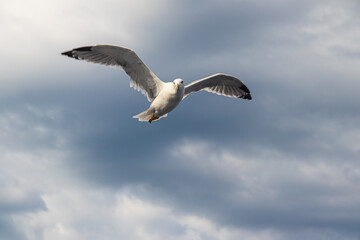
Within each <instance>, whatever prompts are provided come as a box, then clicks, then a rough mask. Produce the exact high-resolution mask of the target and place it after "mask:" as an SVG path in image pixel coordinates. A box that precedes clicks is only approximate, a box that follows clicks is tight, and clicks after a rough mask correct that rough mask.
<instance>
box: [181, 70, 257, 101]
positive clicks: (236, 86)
mask: <svg viewBox="0 0 360 240" xmlns="http://www.w3.org/2000/svg"><path fill="white" fill-rule="evenodd" d="M201 90H205V91H208V92H212V93H215V94H218V95H223V96H227V97H235V98H244V99H248V100H251V99H252V97H251V94H250V91H249V89H248V88H247V87H246V86H245V84H244V83H243V82H242V81H240V79H237V78H236V77H233V76H230V75H227V74H222V73H217V74H214V75H211V76H208V77H205V78H202V79H200V80H197V81H194V82H192V83H190V84H189V85H187V86H186V87H185V94H184V98H185V97H186V96H187V95H189V94H190V93H192V92H198V91H201Z"/></svg>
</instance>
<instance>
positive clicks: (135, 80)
mask: <svg viewBox="0 0 360 240" xmlns="http://www.w3.org/2000/svg"><path fill="white" fill-rule="evenodd" d="M61 54H62V55H66V56H68V57H72V58H75V59H78V60H85V61H88V62H93V63H99V64H103V65H107V66H118V67H122V68H123V69H124V71H125V72H126V73H127V74H128V75H129V76H130V86H131V87H133V88H134V89H135V90H138V91H141V92H142V93H143V94H144V95H146V96H147V98H148V100H149V101H150V102H151V101H153V100H154V99H155V98H156V96H157V95H158V94H159V92H160V91H161V89H162V88H163V85H164V82H162V81H161V80H160V79H159V78H158V77H157V76H156V75H155V74H154V73H153V72H152V71H151V70H150V69H149V68H148V67H147V66H146V65H145V63H143V61H141V59H140V58H139V57H138V56H137V55H136V53H135V52H134V51H133V50H131V49H128V48H124V47H119V46H112V45H96V46H87V47H80V48H75V49H73V50H70V51H67V52H63V53H61Z"/></svg>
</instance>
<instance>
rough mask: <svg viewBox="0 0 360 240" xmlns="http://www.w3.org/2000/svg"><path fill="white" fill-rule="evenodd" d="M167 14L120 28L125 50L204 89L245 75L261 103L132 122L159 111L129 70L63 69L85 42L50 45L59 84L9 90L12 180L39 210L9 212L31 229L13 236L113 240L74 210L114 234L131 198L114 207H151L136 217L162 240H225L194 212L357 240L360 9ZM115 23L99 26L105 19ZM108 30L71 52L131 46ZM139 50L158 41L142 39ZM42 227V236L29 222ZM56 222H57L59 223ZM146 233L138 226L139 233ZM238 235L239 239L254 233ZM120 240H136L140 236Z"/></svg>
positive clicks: (221, 8) (250, 226)
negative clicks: (194, 238) (207, 83)
mask: <svg viewBox="0 0 360 240" xmlns="http://www.w3.org/2000/svg"><path fill="white" fill-rule="evenodd" d="M158 4H159V6H160V5H161V6H165V7H164V8H161V9H162V10H161V11H159V15H158V16H157V17H155V18H151V17H149V16H147V15H146V16H147V17H146V16H145V17H144V22H143V21H141V20H137V21H136V23H134V24H130V25H131V26H132V27H126V24H125V25H122V24H120V25H121V26H119V27H120V28H121V29H126V31H125V30H124V31H125V32H126V33H127V36H128V38H126V37H124V39H127V40H124V42H130V43H132V44H134V46H136V47H138V48H136V49H135V50H136V51H137V52H138V53H139V55H140V56H141V57H142V58H143V59H144V61H145V62H146V63H147V64H148V65H149V66H150V67H151V69H152V70H153V71H154V72H155V73H156V74H157V75H158V76H159V77H161V78H162V79H164V80H171V79H172V78H175V77H182V78H184V80H185V81H186V82H189V81H192V80H195V79H197V78H200V77H203V76H205V75H208V74H212V73H215V72H229V73H231V74H233V75H236V76H238V77H240V78H241V79H242V80H243V81H244V82H245V83H246V84H247V86H248V87H249V88H250V90H251V91H252V94H253V96H254V100H253V101H251V102H249V101H239V100H238V99H229V98H221V97H219V96H215V95H211V94H208V93H198V94H194V95H193V96H190V97H188V98H187V99H186V100H185V101H184V102H182V104H181V105H180V106H179V107H178V108H177V109H176V110H175V111H173V112H172V113H170V114H169V116H168V117H167V118H165V119H162V120H161V121H160V122H155V123H154V124H151V125H149V124H140V123H138V122H136V121H135V120H134V119H132V118H131V116H133V115H135V114H137V113H139V112H141V111H143V110H144V109H145V108H146V107H147V104H148V102H147V101H146V99H145V98H144V97H143V96H141V95H140V94H139V93H135V92H134V91H133V90H132V89H129V87H128V85H129V83H128V78H127V76H126V75H125V74H124V73H119V71H118V70H115V69H108V68H105V67H102V66H96V65H91V64H87V63H80V62H74V61H71V60H69V59H67V58H63V57H61V56H60V55H59V53H60V52H61V51H62V50H66V46H67V45H69V44H70V43H71V41H70V42H69V40H66V41H65V40H64V39H63V38H60V39H59V40H58V42H56V43H54V44H45V45H44V48H43V49H42V50H41V53H40V54H39V55H40V56H45V55H48V59H41V58H40V57H39V56H37V57H36V60H37V61H38V62H39V63H40V65H42V63H44V65H43V66H47V67H48V69H50V70H51V71H50V70H47V69H45V68H42V67H39V69H41V70H43V71H41V73H40V72H37V70H36V71H34V72H32V73H31V74H30V73H29V74H28V75H27V78H26V79H25V78H24V76H20V75H12V74H9V76H11V77H9V78H6V79H5V80H2V81H4V82H5V83H6V88H5V89H2V90H0V123H1V128H0V129H1V135H0V141H1V147H0V154H1V156H2V157H3V158H4V159H5V160H3V161H2V162H1V164H2V165H3V166H2V169H6V173H7V175H4V176H6V178H4V179H2V181H4V182H5V183H7V184H8V185H6V186H8V187H9V188H11V187H12V186H14V184H13V182H19V183H20V186H22V187H21V188H20V189H19V191H20V192H26V191H30V192H33V195H32V196H33V197H29V198H25V200H24V201H22V202H20V203H18V204H15V205H14V204H10V205H9V204H2V205H0V211H1V212H3V213H4V215H5V216H7V217H8V218H13V219H15V220H14V221H13V222H11V221H8V220H7V219H6V218H2V219H1V223H0V225H1V226H7V229H10V230H9V231H5V230H4V229H5V227H1V229H3V230H1V231H0V232H1V234H3V235H4V236H7V238H8V239H18V238H19V236H23V235H24V232H21V230H20V229H21V227H22V226H23V229H27V230H26V231H27V232H26V234H25V235H24V236H25V237H24V238H25V239H32V238H31V237H29V236H31V234H29V232H30V233H31V232H37V233H36V234H35V236H41V232H43V233H44V235H43V236H47V237H43V238H44V239H50V238H51V236H52V239H54V237H55V236H58V235H56V234H59V232H61V231H60V230H61V229H62V228H64V229H67V230H68V233H69V236H76V237H78V238H79V237H80V236H82V237H83V236H84V235H83V234H84V232H86V231H82V230H81V229H87V228H88V227H89V226H92V228H93V229H96V231H95V230H94V232H92V236H98V235H97V234H100V235H101V234H106V232H104V229H103V228H102V225H101V224H100V223H99V222H98V221H90V220H89V218H88V217H86V216H87V215H86V214H82V212H81V211H80V212H77V213H76V214H75V215H76V216H74V217H73V218H72V217H69V216H70V215H71V214H70V213H69V214H68V215H67V213H68V212H71V210H75V209H73V208H72V207H71V206H66V204H65V205H64V203H65V202H67V201H68V200H69V199H71V200H72V201H74V204H75V203H76V202H82V204H83V208H81V207H78V208H79V209H84V212H87V211H86V209H88V208H93V207H94V206H98V205H101V206H102V205H104V207H103V208H99V209H98V211H99V213H103V215H102V216H101V218H99V219H102V221H104V222H107V221H110V220H113V218H116V217H119V216H126V214H125V213H124V212H121V214H119V215H116V216H114V215H112V214H110V213H108V212H114V211H111V210H114V209H118V210H119V209H126V208H127V207H124V206H127V205H126V203H127V200H123V201H120V202H121V204H119V203H118V202H116V200H114V199H117V198H116V196H117V194H120V193H119V191H123V189H131V190H129V191H130V193H131V194H133V195H135V196H136V197H137V198H138V199H141V201H142V204H140V203H139V202H137V201H138V200H136V199H137V198H135V200H134V199H132V198H130V199H131V200H129V202H130V203H131V204H134V205H131V206H135V207H134V208H131V209H132V210H133V211H134V212H136V209H137V208H141V206H144V205H145V206H147V207H145V208H146V209H152V210H151V211H150V210H149V211H150V212H152V214H154V215H151V214H150V215H151V216H152V218H151V219H152V220H149V221H147V222H146V224H145V223H144V224H145V225H144V229H147V230H149V229H157V230H154V232H156V234H158V236H162V237H163V238H164V237H165V238H169V236H174V238H175V236H176V237H179V238H180V237H181V236H182V237H184V238H186V237H188V238H190V237H189V236H190V235H186V234H189V232H188V231H189V228H191V229H192V231H194V232H196V233H197V234H199V235H198V236H200V237H202V238H204V239H211V238H214V239H216V238H217V237H216V234H215V233H214V232H212V231H213V230H211V231H210V230H207V231H205V230H204V231H203V230H201V229H200V228H196V227H195V226H196V224H195V225H194V224H193V223H191V224H190V223H189V222H188V220H183V218H184V219H187V218H186V217H184V216H185V215H194V216H198V217H199V216H200V217H203V218H205V219H206V220H207V221H209V222H210V223H208V222H207V223H206V224H210V225H211V224H214V225H215V226H216V228H219V229H224V228H225V229H226V231H230V230H229V229H230V228H231V229H235V230H234V231H235V232H236V231H245V230H246V231H248V232H251V234H250V233H249V234H250V235H251V236H257V237H258V238H259V239H304V238H306V239H322V238H323V239H338V238H342V239H356V238H357V237H358V235H359V232H358V229H357V226H358V225H359V221H360V219H359V217H358V216H360V215H359V212H358V208H357V203H358V201H359V197H360V196H359V194H358V190H359V189H358V187H357V186H358V183H359V181H360V178H359V172H358V170H357V169H359V164H358V161H357V158H358V157H357V156H358V153H359V149H360V147H359V144H358V142H359V140H360V139H359V133H360V129H359V127H358V124H357V123H358V122H359V118H360V116H359V114H358V111H357V109H358V106H357V104H356V103H357V102H358V101H359V97H358V95H357V94H355V93H356V89H357V87H358V83H357V76H358V74H359V72H358V70H357V58H356V57H354V56H356V53H357V50H358V49H357V48H358V44H357V43H356V41H355V40H356V39H357V37H359V36H357V35H356V34H354V33H353V32H354V31H352V30H353V29H354V27H355V26H354V24H353V21H354V20H357V21H358V17H357V15H356V11H354V5H352V3H351V2H350V1H349V3H346V4H345V3H342V2H340V1H331V2H330V3H328V2H325V1H324V2H322V1H319V2H317V3H311V2H301V3H299V2H296V1H293V2H291V1H290V2H287V3H284V2H282V1H273V2H272V4H269V3H268V2H265V1H256V2H253V1H252V2H249V1H243V2H236V3H235V2H232V1H225V2H223V3H222V4H219V3H217V2H216V1H213V2H209V3H208V4H206V6H205V5H204V4H203V3H193V2H191V3H190V2H181V3H179V2H172V3H170V4H169V3H167V4H165V3H161V4H160V3H158ZM135 5H136V4H135ZM135 5H134V6H135ZM116 6H118V5H116ZM134 6H131V5H130V6H125V8H126V9H132V10H134V9H136V7H134ZM357 7H358V6H357ZM91 9H92V8H90V10H89V11H83V12H81V13H80V15H81V16H82V17H81V18H80V17H79V19H82V20H81V21H85V19H87V18H88V17H89V16H88V12H91ZM114 9H115V8H114ZM103 10H104V11H105V12H108V13H111V14H110V17H109V19H106V18H105V19H103V20H101V22H102V23H106V24H109V26H111V28H112V29H114V28H115V27H114V26H116V24H114V23H113V22H121V21H117V20H119V19H120V17H118V16H117V15H114V13H113V10H112V9H108V8H107V7H104V9H103ZM124 12H126V11H125V10H124ZM138 16H139V18H140V16H141V14H139V15H138ZM102 17H104V16H103V15H102V14H100V13H99V15H95V18H94V19H93V20H92V21H91V22H93V23H94V22H96V21H95V20H96V19H99V18H102ZM145 20H146V21H145ZM56 21H58V20H56ZM164 22H165V23H164ZM160 23H164V24H160ZM77 24H80V23H77ZM80 25H81V26H84V24H80ZM85 25H86V24H85ZM101 25H102V24H99V26H97V25H95V26H94V30H93V31H90V30H89V29H87V30H86V29H85V30H84V29H83V30H82V32H83V36H82V37H81V38H82V39H81V40H79V39H77V40H74V43H71V44H74V46H73V45H71V44H70V45H71V46H70V45H69V46H68V47H70V48H71V47H76V46H77V45H76V43H75V42H79V44H80V43H81V44H82V42H84V41H86V40H87V38H88V41H91V42H90V43H91V44H92V43H93V41H97V40H101V41H102V40H103V39H101V38H100V37H96V36H95V35H96V34H95V33H99V32H100V33H101V32H102V33H104V34H105V36H107V37H109V38H105V39H115V37H119V33H114V34H115V36H114V35H111V34H110V32H109V31H107V30H106V29H101ZM67 27H70V25H69V24H68V25H67ZM74 29H75V27H74V28H71V29H70V30H69V31H71V32H76V31H75V30H76V29H75V30H74ZM338 32H341V33H342V34H337V33H338ZM78 35H80V34H78ZM139 37H141V39H144V40H141V41H140V40H136V41H134V42H132V41H131V39H136V38H139ZM70 39H71V37H70ZM145 39H146V41H145ZM120 40H121V38H120ZM116 44H117V43H116ZM48 45H49V46H48ZM65 45H66V46H65ZM59 46H61V48H62V47H63V46H64V48H65V49H58V48H59ZM346 46H350V47H346ZM130 47H133V46H130ZM48 49H52V50H53V51H54V53H53V54H49V53H48ZM55 50H56V51H58V52H56V53H55ZM345 50H346V51H345ZM45 53H46V54H45ZM24 56H26V57H27V58H28V59H32V57H31V55H29V54H25V55H24ZM45 62H46V63H45ZM30 64H33V63H30ZM164 66H165V67H164ZM54 69H56V70H54ZM11 79H15V80H16V81H15V82H13V81H12V82H11V81H10V80H11ZM19 156H24V157H19ZM13 158H14V159H17V161H19V162H20V163H21V164H25V163H27V160H26V159H28V158H29V159H31V160H29V162H30V163H29V165H28V166H29V169H31V172H30V170H29V171H26V168H25V169H24V168H23V167H20V166H15V167H14V166H13V165H11V164H10V163H11V162H13V161H10V159H13ZM6 159H7V160H6ZM43 159H48V160H49V161H45V160H43ZM42 161H45V162H42ZM41 164H44V166H46V169H47V171H43V170H41V169H42V168H41V167H40V165H41ZM25 165H26V164H25ZM39 173H41V174H43V178H44V179H43V180H41V179H39V178H35V179H34V180H32V181H31V183H33V184H29V185H28V184H25V182H26V181H24V179H28V178H29V179H30V178H33V177H34V175H39ZM41 174H40V175H41ZM66 179H67V180H66ZM43 181H44V182H46V183H47V184H45V183H44V182H43ZM63 181H64V182H65V183H63V184H62V183H61V182H63ZM71 183H74V184H71ZM109 189H110V190H109ZM73 191H74V192H78V193H79V196H78V195H76V194H74V193H72V192H73ZM88 191H90V192H88ZM91 191H94V192H98V194H97V195H96V194H95V195H93V194H92V193H91ZM108 191H110V192H111V193H109V192H108ZM69 192H70V193H69ZM121 194H123V193H121ZM121 194H120V195H121ZM127 194H128V193H126V194H125V196H128V195H127ZM4 195H9V193H7V192H4ZM81 195H83V196H86V197H82V196H81ZM74 196H76V197H74ZM96 196H97V197H96ZM99 196H106V197H104V198H101V197H99ZM121 196H123V195H121ZM90 197H94V198H95V200H90V199H89V198H90ZM105 199H110V200H105ZM125 199H127V198H126V197H125ZM139 201H140V200H139ZM146 204H150V205H146ZM45 205H46V207H45ZM75 205H76V204H75ZM80 205H81V204H79V206H80ZM105 205H106V206H109V209H110V210H109V209H108V208H106V207H105ZM155 206H161V207H163V208H166V209H170V210H169V211H170V212H172V214H174V215H172V214H170V213H169V212H167V210H166V211H165V210H164V211H163V210H159V208H158V207H155ZM154 209H155V210H154ZM161 209H162V208H161ZM59 212H64V214H63V215H61V214H59ZM115 212H116V211H115ZM154 212H156V213H157V212H160V213H161V215H162V217H160V216H158V215H157V214H155V213H154ZM24 219H25V220H24ZM28 219H32V220H33V221H32V224H33V225H29V224H26V222H29V221H27V220H28ZM43 219H46V220H47V221H48V222H49V225H43V224H42V222H43ZM109 219H110V220H109ZM139 219H147V218H146V216H141V217H139ZM169 219H171V220H169ZM180 219H182V220H180ZM196 219H197V220H196V221H195V222H198V221H200V220H199V219H198V218H196ZM142 221H143V220H141V221H140V220H136V221H135V220H134V225H137V224H140V225H141V224H143V222H142ZM189 221H190V220H189ZM115 222H116V221H115ZM120 222H121V221H120ZM164 222H169V226H168V227H167V229H164V227H161V226H162V225H163V224H164ZM190 222H191V221H190ZM121 223H123V222H121ZM123 224H125V223H123ZM206 224H205V225H206ZM9 226H10V228H8V227H9ZM54 226H56V227H54ZM109 226H110V228H112V229H113V228H114V227H115V225H112V224H110V223H109ZM189 226H191V227H189ZM211 226H212V225H211ZM132 227H133V225H131V226H129V229H135V228H132ZM11 229H12V230H11ZM34 229H37V230H34ZM56 229H60V230H58V231H59V232H57V230H56ZM211 229H212V228H211ZM269 229H270V230H271V231H273V232H271V233H268V235H267V236H268V237H264V236H263V235H261V234H263V232H264V231H267V230H269ZM55 230H56V231H55ZM64 232H66V231H65V230H64ZM134 232H135V230H134ZM154 232H152V233H154ZM45 233H46V234H48V235H46V234H45ZM148 233H151V231H150V230H149V231H148ZM210 233H211V234H210ZM232 233H233V232H232ZM51 234H53V235H51ZM71 234H73V235H71ZM76 234H79V235H76ZM233 234H234V235H231V236H233V238H231V237H223V238H224V239H238V238H236V237H239V236H247V235H246V234H245V235H243V234H244V233H243V232H241V234H239V233H238V232H236V234H235V233H233ZM252 234H253V235H252ZM17 235H19V236H17ZM64 236H65V235H64ZM113 236H122V237H124V236H126V238H127V239H133V238H136V237H134V236H135V235H132V234H131V233H125V232H121V233H118V232H117V233H114V235H113ZM229 236H230V235H229ZM234 236H235V237H234ZM110 237H111V236H110ZM218 237H219V236H218ZM94 238H95V237H94Z"/></svg>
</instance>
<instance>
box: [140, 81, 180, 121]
mask: <svg viewBox="0 0 360 240" xmlns="http://www.w3.org/2000/svg"><path fill="white" fill-rule="evenodd" d="M184 93H185V90H184V86H183V85H180V86H178V87H176V85H175V84H174V82H167V83H165V84H164V86H163V89H161V91H160V93H159V95H157V97H156V98H155V99H154V101H153V102H152V103H151V105H150V107H149V109H148V110H146V111H144V112H142V113H140V114H138V115H136V116H134V118H138V119H139V121H149V119H150V118H151V116H152V115H153V114H154V116H155V117H157V118H159V119H160V118H163V117H166V116H167V114H168V113H169V112H171V111H172V110H173V109H174V108H175V107H176V106H177V105H178V104H179V103H180V102H181V100H182V99H183V97H184Z"/></svg>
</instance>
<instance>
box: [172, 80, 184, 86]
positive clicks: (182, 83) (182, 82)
mask: <svg viewBox="0 0 360 240" xmlns="http://www.w3.org/2000/svg"><path fill="white" fill-rule="evenodd" d="M173 83H174V85H175V87H176V88H177V89H179V87H180V88H183V87H184V81H183V80H182V79H181V78H177V79H175V80H174V81H173Z"/></svg>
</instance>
